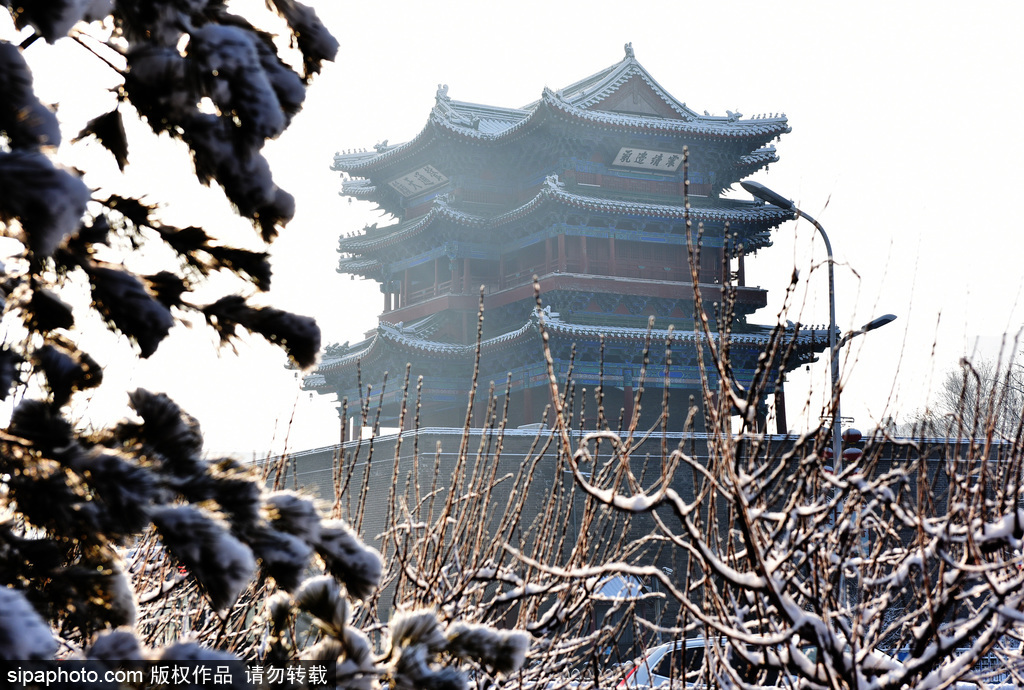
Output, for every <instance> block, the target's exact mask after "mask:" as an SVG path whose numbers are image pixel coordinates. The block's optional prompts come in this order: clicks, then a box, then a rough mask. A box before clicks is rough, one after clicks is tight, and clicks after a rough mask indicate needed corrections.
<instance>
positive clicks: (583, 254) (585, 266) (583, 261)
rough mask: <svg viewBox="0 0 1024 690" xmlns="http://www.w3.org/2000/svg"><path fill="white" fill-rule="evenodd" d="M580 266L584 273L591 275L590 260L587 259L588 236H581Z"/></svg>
mask: <svg viewBox="0 0 1024 690" xmlns="http://www.w3.org/2000/svg"><path fill="white" fill-rule="evenodd" d="M580 266H581V268H582V270H583V272H584V273H590V259H588V258H587V236H586V235H580Z"/></svg>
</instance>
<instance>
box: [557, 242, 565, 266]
mask: <svg viewBox="0 0 1024 690" xmlns="http://www.w3.org/2000/svg"><path fill="white" fill-rule="evenodd" d="M558 271H559V272H560V273H565V235H559V236H558Z"/></svg>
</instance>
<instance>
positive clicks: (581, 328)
mask: <svg viewBox="0 0 1024 690" xmlns="http://www.w3.org/2000/svg"><path fill="white" fill-rule="evenodd" d="M432 318H433V316H428V317H426V318H424V319H421V320H419V321H416V322H414V323H413V324H411V325H408V326H407V325H404V324H401V323H399V324H397V325H396V324H390V323H387V322H383V321H382V322H380V323H379V324H378V326H377V332H376V333H375V334H374V335H373V337H372V338H369V339H367V340H364V341H362V342H359V343H356V344H355V345H353V346H351V347H349V348H347V351H345V352H343V353H340V354H338V355H335V356H325V357H324V358H323V359H322V360H321V362H320V365H319V366H318V367H317V370H316V372H315V373H313V374H311V375H309V376H307V377H306V378H305V379H303V386H304V388H307V389H311V388H322V387H325V386H326V379H325V378H324V377H323V374H322V373H321V372H324V371H331V370H334V369H339V368H343V367H347V366H351V365H354V364H356V362H358V361H360V360H366V359H368V358H369V357H370V356H372V355H373V354H374V353H376V352H378V351H380V349H381V348H383V347H386V346H387V345H389V344H391V345H397V346H399V347H401V348H402V349H405V350H413V351H417V352H421V353H424V354H430V355H440V356H445V357H466V358H471V357H473V356H474V355H475V353H476V347H477V346H476V344H475V343H473V344H470V345H462V344H458V343H445V342H439V341H435V340H430V339H429V337H428V336H424V335H421V332H423V331H425V330H429V329H428V328H427V327H428V325H429V323H428V322H429V321H430V320H431V319H432ZM541 327H543V328H544V329H545V330H547V331H548V333H550V334H551V335H554V336H562V337H568V338H574V337H584V338H587V339H590V338H597V337H603V338H605V340H632V341H645V340H646V339H648V338H650V339H651V340H652V342H664V341H666V340H671V341H672V342H678V343H692V344H698V343H704V342H709V341H710V342H718V341H719V340H720V337H719V335H718V334H717V333H713V334H711V335H705V334H703V333H697V332H693V331H678V330H675V329H667V328H629V327H623V326H590V325H583V324H574V323H569V322H567V321H563V320H562V319H561V317H560V316H559V314H558V313H557V312H552V311H551V308H550V306H549V307H545V308H544V309H543V310H534V312H533V314H532V315H531V317H530V319H529V320H527V321H526V323H524V324H523V325H522V326H520V327H519V328H517V329H515V330H512V331H508V332H507V333H503V334H501V335H498V336H495V337H493V338H488V339H486V340H482V341H481V342H480V351H481V352H487V351H488V350H493V349H496V348H499V347H502V346H503V345H506V344H508V343H511V342H513V341H516V340H519V339H520V338H522V337H524V336H527V335H529V334H530V333H537V332H539V331H540V328H541ZM767 338H768V333H767V332H756V333H733V334H731V335H730V337H729V342H730V343H731V344H733V345H741V346H742V345H753V346H756V347H760V346H762V345H764V343H765V342H766V340H767ZM827 340H828V333H827V331H825V330H809V329H806V328H802V329H801V332H800V334H799V335H797V336H796V344H798V345H803V346H812V345H815V344H819V343H821V344H824V343H827ZM822 347H824V345H822Z"/></svg>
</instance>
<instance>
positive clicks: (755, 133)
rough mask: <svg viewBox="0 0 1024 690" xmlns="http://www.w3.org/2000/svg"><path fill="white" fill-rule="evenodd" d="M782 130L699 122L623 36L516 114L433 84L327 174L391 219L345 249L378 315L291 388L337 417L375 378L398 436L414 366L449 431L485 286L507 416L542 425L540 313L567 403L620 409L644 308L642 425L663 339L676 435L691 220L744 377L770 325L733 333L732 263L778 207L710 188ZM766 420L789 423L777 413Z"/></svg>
mask: <svg viewBox="0 0 1024 690" xmlns="http://www.w3.org/2000/svg"><path fill="white" fill-rule="evenodd" d="M789 131H790V128H789V125H788V124H787V121H786V118H785V117H784V116H782V117H779V116H771V117H768V116H765V117H755V118H748V119H743V118H742V117H741V115H740V114H739V113H731V112H730V113H728V114H727V115H726V116H710V115H707V114H704V115H699V114H697V113H696V112H694V111H693V110H691V109H689V108H688V107H687V106H686V104H685V103H681V102H680V101H678V100H676V99H675V98H674V97H673V96H672V95H670V94H669V93H668V92H667V91H665V90H664V89H663V88H662V87H661V86H660V85H659V84H658V82H656V81H655V80H654V79H653V78H652V77H651V75H650V74H648V72H647V70H645V69H644V68H643V67H642V66H641V65H640V63H639V62H637V60H636V58H635V57H634V55H633V51H632V47H631V45H628V44H627V46H626V55H625V58H624V59H623V60H622V61H621V62H619V63H617V64H615V65H612V66H611V67H609V68H607V69H604V70H601V71H600V72H598V73H596V74H594V75H592V76H589V77H587V78H585V79H583V80H581V81H578V82H576V83H575V84H572V85H570V86H567V87H565V88H563V89H561V90H559V91H550V90H548V89H545V90H544V91H543V93H542V95H541V98H540V100H538V101H536V102H534V103H530V104H529V105H526V106H524V107H522V108H502V107H496V106H489V105H478V104H474V103H465V102H461V101H456V100H454V99H452V98H451V97H450V96H449V95H448V87H447V86H440V87H439V88H438V91H437V99H436V103H435V105H434V107H433V109H432V110H431V111H430V115H429V118H428V120H427V123H426V126H425V127H424V128H423V130H422V131H421V132H420V133H419V134H418V135H417V136H416V137H415V138H414V139H412V140H411V141H409V142H406V143H404V144H398V145H388V144H387V143H386V142H385V143H382V144H378V145H377V146H375V147H374V150H373V151H372V152H363V153H347V154H336V155H335V157H334V165H333V169H334V170H337V171H340V172H343V173H347V175H345V176H344V177H346V180H345V182H344V183H343V185H342V193H343V194H345V195H348V196H351V197H354V198H356V199H360V200H367V201H372V202H374V203H376V204H377V205H378V206H379V207H380V208H382V209H384V210H385V211H387V212H388V213H389V214H391V215H392V216H393V217H394V219H395V222H393V223H391V224H389V225H386V226H384V227H377V226H376V225H374V226H370V227H366V228H364V229H363V230H362V232H359V233H355V234H352V235H347V236H343V237H342V238H341V240H340V242H339V244H338V250H339V252H340V253H341V255H342V258H341V260H340V262H339V265H338V271H339V272H341V273H350V274H354V275H359V276H362V277H365V278H370V279H373V280H376V281H377V282H378V283H379V284H380V289H381V292H382V294H383V297H382V302H383V311H382V313H381V314H380V321H379V325H378V326H377V328H376V330H374V331H371V332H370V333H368V334H367V335H368V337H367V339H366V340H363V341H362V342H359V343H355V344H354V345H348V344H346V345H344V346H333V347H331V348H328V350H327V352H326V353H325V355H324V357H323V359H322V363H321V365H320V367H319V369H318V371H317V372H316V373H315V374H313V375H312V376H310V377H308V378H307V379H306V382H305V385H306V388H308V389H310V390H314V391H316V392H318V393H323V394H335V395H337V396H338V399H339V400H341V399H342V398H348V400H349V406H350V410H351V409H355V406H356V404H357V401H358V400H360V399H361V398H366V388H367V386H370V387H371V395H370V398H369V399H370V406H371V411H372V413H373V414H375V413H376V408H378V407H379V408H380V414H381V420H382V423H383V424H384V425H396V424H397V420H398V415H399V409H400V404H401V400H402V395H403V393H402V390H401V388H402V386H401V382H402V379H403V377H404V374H405V369H406V363H410V364H411V374H412V379H411V380H412V381H413V382H415V381H416V380H417V378H418V377H420V376H422V378H423V383H422V392H421V400H422V412H421V426H423V427H429V426H462V424H463V423H464V421H465V415H466V407H467V393H468V391H469V389H470V386H471V382H472V374H473V363H474V356H475V350H476V340H477V313H478V306H479V300H480V293H481V289H482V290H483V293H484V298H483V300H484V313H485V318H484V327H483V340H482V342H481V343H480V351H481V357H480V375H479V381H480V384H481V386H482V387H483V390H484V391H486V388H487V385H488V383H489V382H490V381H494V382H495V384H496V390H497V391H498V393H499V394H502V393H503V392H504V390H505V385H506V377H507V376H509V375H510V376H511V395H510V399H509V400H508V410H509V417H510V419H509V423H510V424H512V425H523V424H530V423H536V422H539V421H541V418H542V415H543V411H544V408H545V405H546V404H547V403H548V402H549V392H548V376H547V374H546V369H545V362H544V358H543V355H542V345H541V337H540V330H539V321H540V320H543V321H544V324H545V327H546V329H547V331H548V333H549V340H550V345H551V349H552V354H553V356H554V361H555V366H556V369H557V370H558V373H559V375H560V376H561V377H562V378H563V380H564V377H565V375H566V373H567V371H568V370H569V367H570V361H571V360H572V361H573V371H572V380H573V381H574V382H575V385H576V388H577V390H578V391H579V390H581V389H582V388H584V387H586V388H587V389H589V390H590V391H593V390H594V389H595V387H596V386H597V385H598V384H599V383H601V384H602V385H603V389H602V390H603V394H604V403H605V409H606V412H607V415H608V416H609V417H613V418H614V417H618V415H619V414H620V411H621V413H622V414H623V415H624V416H626V417H627V418H628V417H629V416H630V415H633V414H635V411H634V406H633V399H634V392H635V390H636V389H637V387H638V386H639V384H640V372H641V366H642V363H643V357H644V349H645V342H646V341H647V340H648V322H649V319H650V317H652V316H653V317H654V319H655V327H654V331H653V334H652V335H651V337H650V343H651V347H650V353H649V365H648V368H647V378H646V382H645V384H644V387H645V393H644V398H643V404H642V406H641V412H640V414H641V415H642V416H641V419H640V422H641V423H647V422H649V421H653V420H654V419H655V418H656V416H657V415H658V414H659V413H660V411H661V401H662V394H663V392H664V386H665V385H666V376H665V371H664V352H665V340H666V338H667V337H670V338H671V339H672V341H673V342H672V360H671V361H672V364H671V366H670V368H669V371H668V377H667V385H668V387H669V389H670V390H669V401H670V402H669V405H670V420H675V421H676V423H677V424H678V425H679V426H680V427H681V426H682V423H683V420H684V419H685V417H686V410H687V409H688V407H689V402H690V399H691V396H694V398H695V399H696V400H697V401H699V400H700V399H701V395H700V391H701V382H700V365H699V363H698V350H699V348H700V347H702V346H701V344H700V343H701V339H700V338H699V337H698V336H697V335H696V334H695V329H694V315H695V307H694V287H693V282H692V279H691V273H690V263H689V259H688V257H689V251H690V248H689V245H688V238H687V220H688V219H689V221H690V222H691V228H692V231H691V240H692V242H693V243H696V242H697V236H698V233H697V229H698V226H702V232H701V233H700V236H699V249H700V251H699V257H700V258H699V266H698V267H697V270H698V275H699V284H700V285H699V289H700V292H701V295H702V297H703V300H704V302H705V311H706V312H707V313H709V315H711V316H712V318H714V315H713V314H711V311H712V308H711V306H710V305H711V304H712V303H715V302H719V301H720V300H721V299H722V286H723V284H725V283H726V282H727V280H728V282H730V283H731V284H732V285H734V286H736V300H735V303H736V306H735V315H734V335H733V336H732V341H731V345H730V348H731V362H732V373H733V376H734V377H735V379H736V381H737V383H739V384H740V385H744V384H746V383H749V381H750V380H751V378H752V376H753V373H754V367H755V365H756V361H757V357H758V355H759V354H760V353H761V351H762V350H763V347H764V344H765V343H766V341H767V339H768V333H769V329H767V328H765V327H758V326H754V325H749V324H747V317H748V315H750V314H751V313H752V312H754V311H756V310H757V309H758V308H760V307H762V306H764V305H765V304H766V291H765V290H762V289H761V288H759V287H751V286H747V285H745V276H744V260H745V257H746V256H747V255H748V254H751V253H754V252H756V251H757V250H758V249H761V248H764V247H767V246H769V245H770V244H771V240H770V231H771V230H772V229H773V228H774V227H775V226H777V225H779V224H780V223H782V222H783V221H785V220H788V219H790V218H791V217H792V215H791V214H790V213H789V212H788V211H783V210H781V209H778V208H775V207H772V206H765V205H762V204H760V202H749V201H734V200H728V199H723V198H721V197H720V194H721V192H722V191H723V190H726V189H728V188H729V187H730V186H731V185H733V184H734V183H736V182H737V181H739V180H741V179H742V178H744V177H746V176H748V175H750V174H752V173H754V172H756V171H758V170H760V169H761V168H764V167H766V166H767V165H768V164H770V163H773V162H775V161H776V160H778V156H777V155H776V152H775V148H774V146H772V142H773V141H775V140H776V139H778V138H779V137H780V136H781V135H782V134H785V133H787V132H789ZM684 147H686V148H687V150H688V163H687V166H685V168H684V165H683V149H684ZM685 180H688V183H689V190H688V194H689V202H690V207H689V208H687V207H686V205H685V203H684V181H685ZM726 272H728V273H729V275H727V274H726ZM534 276H537V277H538V279H539V283H540V288H541V294H542V300H543V303H544V304H545V305H547V308H546V309H545V310H544V311H542V312H538V311H537V310H536V303H535V299H534V288H533V277H534ZM670 324H671V325H672V326H673V330H672V331H671V333H670V331H669V330H667V329H668V326H669V325H670ZM826 344H827V333H825V332H805V333H804V334H802V335H800V336H798V337H797V338H796V347H795V350H794V352H793V354H792V355H791V356H790V358H789V360H788V363H787V367H788V368H789V369H792V368H795V367H797V366H800V365H801V364H803V363H805V362H807V361H811V360H812V359H814V356H815V354H814V353H815V352H820V351H822V350H823V349H824V348H825V346H826ZM573 349H575V354H574V355H573ZM602 353H603V354H602ZM602 363H603V364H602ZM386 372H387V374H388V375H389V379H388V383H387V385H386V387H385V389H384V395H383V396H382V397H381V396H380V391H381V387H382V382H383V381H384V377H385V373H386ZM712 379H714V377H712ZM413 385H415V384H413ZM360 387H361V388H362V393H361V392H360ZM778 393H779V391H776V395H778ZM414 396H415V391H413V392H412V393H411V394H410V400H414V399H415V397H414ZM481 397H484V396H481ZM588 398H589V399H588V400H587V401H586V405H587V407H588V411H587V412H586V415H587V416H588V417H590V416H592V415H593V414H594V408H595V407H596V405H595V404H594V401H593V398H592V396H591V395H590V394H589V393H588ZM502 402H504V401H502ZM500 409H501V408H500V407H499V410H500ZM475 414H476V415H477V418H475V419H474V425H480V424H481V423H482V417H480V414H479V411H478V412H477V413H475ZM411 416H412V415H411V413H410V415H409V417H410V418H411ZM648 417H649V419H647V418H648ZM779 417H780V422H781V424H780V426H783V427H784V425H785V421H784V405H783V406H782V409H781V410H779ZM577 420H578V417H577ZM577 423H578V422H577ZM698 428H699V424H698Z"/></svg>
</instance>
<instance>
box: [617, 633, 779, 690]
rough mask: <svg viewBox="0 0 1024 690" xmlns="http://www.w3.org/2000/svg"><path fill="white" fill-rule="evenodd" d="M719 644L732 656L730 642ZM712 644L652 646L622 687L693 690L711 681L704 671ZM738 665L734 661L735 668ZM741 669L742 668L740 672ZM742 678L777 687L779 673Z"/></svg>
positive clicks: (751, 672) (697, 640) (753, 672)
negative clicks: (707, 650) (690, 689)
mask: <svg viewBox="0 0 1024 690" xmlns="http://www.w3.org/2000/svg"><path fill="white" fill-rule="evenodd" d="M717 644H719V645H723V644H724V645H726V646H725V648H724V650H723V651H724V652H725V653H726V654H728V653H729V648H728V643H727V642H726V641H724V640H722V641H719V642H718V643H717ZM707 645H708V642H707V640H705V639H704V638H703V637H695V638H691V639H688V640H676V641H674V642H668V643H666V644H662V645H658V646H657V647H651V648H650V649H648V650H647V651H646V652H644V654H643V656H642V657H641V658H640V659H639V660H638V661H637V663H636V665H635V666H633V668H632V670H630V671H629V673H628V674H627V675H626V677H625V678H623V679H622V681H620V682H619V685H618V687H619V688H621V689H623V690H625V689H626V688H656V687H659V686H664V687H669V688H684V687H687V688H692V687H694V686H698V687H699V686H702V685H703V684H704V683H706V682H707V676H706V675H703V676H702V671H703V670H704V669H703V667H704V653H705V650H706V648H707ZM736 666H737V664H736V662H735V661H733V668H736ZM737 670H739V669H737ZM740 676H741V679H742V680H743V681H745V682H748V683H753V682H755V681H757V682H758V683H760V684H761V685H769V686H770V685H775V684H776V682H777V681H778V678H779V674H778V671H774V670H769V671H765V672H762V673H761V674H760V676H759V675H758V670H757V669H754V668H748V669H746V670H745V672H744V671H741V672H740Z"/></svg>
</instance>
